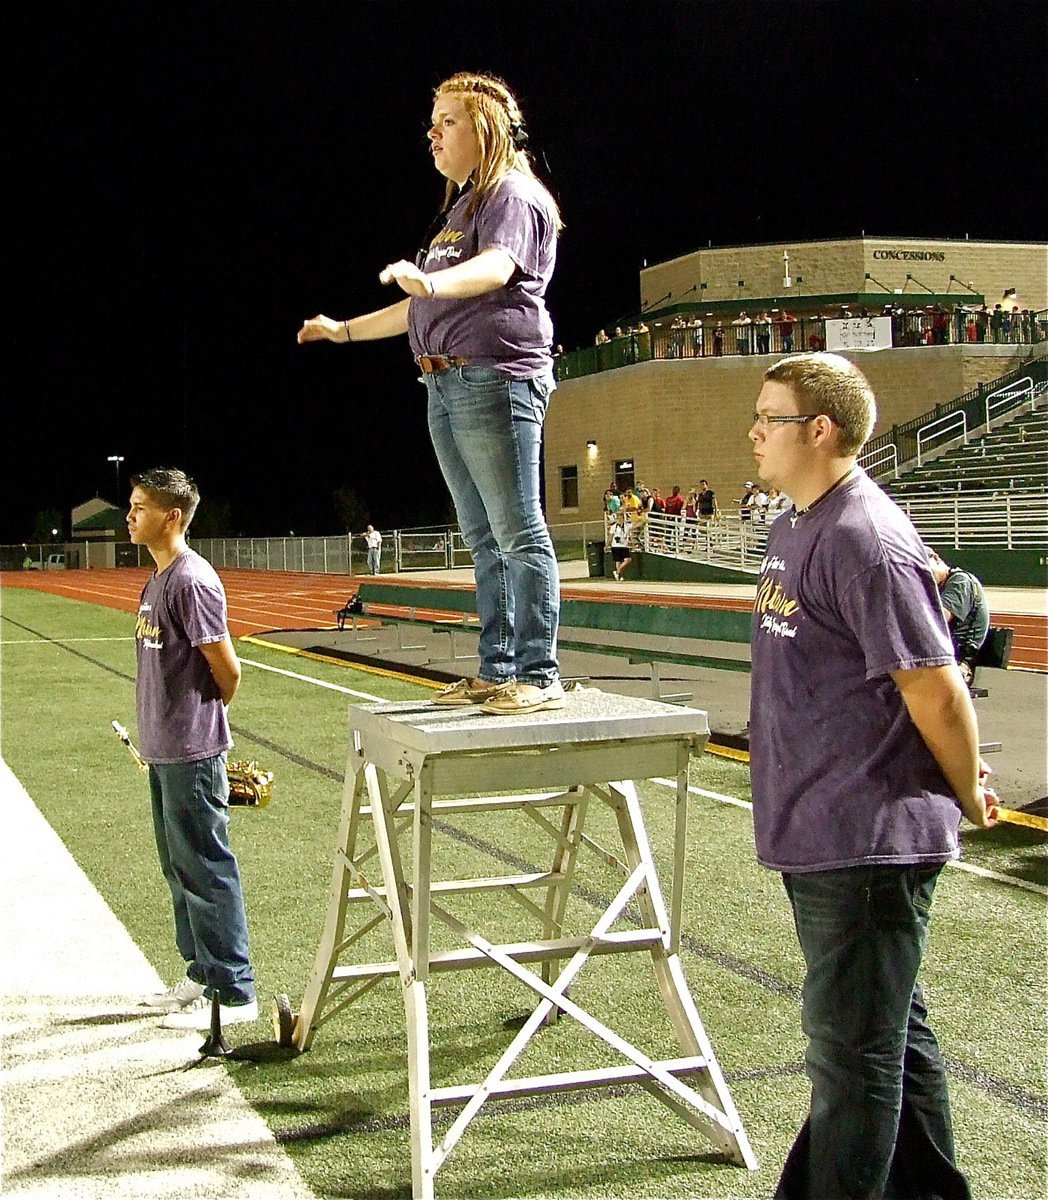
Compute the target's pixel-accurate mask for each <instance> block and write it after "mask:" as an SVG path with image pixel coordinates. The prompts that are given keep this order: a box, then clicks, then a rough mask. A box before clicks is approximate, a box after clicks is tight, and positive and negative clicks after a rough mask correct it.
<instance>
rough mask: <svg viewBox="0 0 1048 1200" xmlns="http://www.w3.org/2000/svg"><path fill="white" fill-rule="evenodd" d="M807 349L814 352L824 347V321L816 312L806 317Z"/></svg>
mask: <svg viewBox="0 0 1048 1200" xmlns="http://www.w3.org/2000/svg"><path fill="white" fill-rule="evenodd" d="M808 349H809V350H811V351H813V352H816V353H817V352H818V351H820V350H825V349H826V322H825V320H824V319H823V318H822V317H820V316H818V314H816V315H815V316H814V317H810V318H809V319H808Z"/></svg>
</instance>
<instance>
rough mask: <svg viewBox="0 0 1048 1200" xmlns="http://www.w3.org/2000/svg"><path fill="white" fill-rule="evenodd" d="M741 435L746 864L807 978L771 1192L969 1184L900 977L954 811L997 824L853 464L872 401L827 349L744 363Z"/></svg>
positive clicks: (969, 736) (933, 608)
mask: <svg viewBox="0 0 1048 1200" xmlns="http://www.w3.org/2000/svg"><path fill="white" fill-rule="evenodd" d="M756 407H757V411H756V413H755V414H754V419H753V424H752V426H751V428H750V432H749V438H750V441H751V443H752V449H753V455H754V459H755V461H756V463H757V473H758V475H759V477H760V479H761V480H762V481H763V482H764V483H765V484H768V485H770V486H773V487H777V488H779V489H780V490H782V491H785V492H787V493H788V494H789V495H790V496H792V497H793V501H794V504H793V507H792V509H791V510H790V511H789V512H788V513H787V514H785V515H784V516H783V517H781V518H780V519H779V520H777V521H775V522H774V524H773V525H772V526H771V527H770V529H769V532H768V546H767V552H766V554H765V558H764V564H763V567H762V576H761V579H760V581H759V582H758V585H757V595H756V601H755V604H754V611H753V623H752V631H751V642H752V690H751V704H750V755H751V760H750V770H751V776H752V784H753V819H754V834H755V838H756V847H757V857H758V860H759V861H760V863H761V864H762V865H763V866H765V867H768V868H770V869H771V870H774V871H778V872H780V873H781V875H782V879H783V883H784V885H785V889H786V895H787V897H788V898H789V901H790V904H791V906H792V908H793V916H794V924H795V926H796V930H797V937H798V940H799V942H800V947H801V950H802V952H803V955H804V961H805V966H806V972H805V977H804V986H803V990H802V1008H801V1023H802V1025H803V1028H804V1032H805V1034H806V1036H807V1038H808V1047H807V1052H806V1055H805V1064H806V1067H807V1072H808V1077H809V1079H810V1081H811V1108H810V1113H809V1115H808V1118H807V1120H806V1121H805V1122H804V1125H803V1128H802V1129H801V1131H800V1133H799V1135H798V1137H797V1139H796V1141H795V1142H794V1144H793V1147H792V1149H791V1150H790V1152H789V1155H788V1157H787V1160H786V1164H785V1167H784V1169H783V1172H782V1176H781V1179H780V1181H779V1185H778V1189H777V1191H776V1193H775V1194H776V1196H778V1197H782V1198H786V1200H794V1198H805V1200H808V1198H810V1200H828V1198H829V1197H834V1198H835V1200H843V1198H847V1197H855V1198H858V1197H863V1198H869V1200H873V1198H874V1197H877V1198H880V1197H883V1196H892V1197H895V1198H911V1200H917V1198H918V1197H920V1198H925V1197H933V1196H934V1197H941V1198H943V1200H947V1198H949V1200H954V1198H956V1200H966V1198H967V1197H969V1195H970V1192H969V1188H968V1183H967V1181H966V1180H965V1177H964V1175H963V1174H962V1173H961V1171H960V1169H959V1168H958V1166H957V1164H956V1160H955V1154H954V1142H953V1131H952V1122H951V1116H950V1103H949V1096H948V1093H947V1085H946V1069H945V1067H944V1065H943V1060H942V1056H941V1054H940V1051H939V1046H938V1043H937V1041H936V1039H935V1034H934V1033H933V1032H932V1029H931V1026H930V1025H929V1023H928V1012H927V1008H926V1006H925V1001H924V996H923V994H922V992H921V988H920V984H919V983H918V978H917V977H918V973H919V970H920V966H921V959H922V957H923V954H924V948H925V943H926V940H927V936H928V923H929V918H930V915H931V905H932V897H933V894H934V891H935V884H936V880H937V879H938V877H939V874H940V872H941V871H942V868H943V866H944V864H945V863H947V862H949V861H950V860H952V859H956V858H957V857H959V853H960V848H959V841H958V827H959V824H960V820H961V815H962V813H963V815H964V816H966V817H967V818H968V820H970V821H971V822H972V823H973V824H975V825H977V826H979V827H980V828H989V827H990V826H992V825H993V824H994V823H995V821H996V810H995V804H996V796H995V795H994V793H993V791H992V790H991V789H990V788H988V787H987V786H986V776H987V774H988V771H987V768H986V767H985V764H983V763H982V762H981V760H980V758H979V735H978V726H977V722H976V717H975V710H974V708H973V707H972V701H971V697H970V695H969V693H968V689H967V688H966V687H965V685H964V682H963V680H962V679H961V673H960V671H959V670H958V667H957V664H956V662H955V661H954V655H953V646H952V645H951V643H950V638H949V634H948V633H947V630H946V622H945V620H944V619H943V614H942V608H941V606H940V604H939V595H938V591H937V589H936V586H935V580H934V579H933V578H932V575H931V571H930V570H929V568H928V561H927V557H926V554H925V548H924V545H923V544H922V542H921V539H920V537H919V536H918V534H917V531H916V530H915V529H914V528H913V526H912V525H911V524H910V521H909V519H908V518H907V517H906V516H905V515H904V514H903V512H902V511H901V510H900V509H899V508H898V507H897V506H896V505H895V504H894V503H892V501H891V500H890V499H889V498H888V496H887V495H886V494H885V493H884V492H883V491H882V490H881V489H880V488H879V487H878V486H877V485H876V484H875V483H873V482H872V480H870V479H869V477H868V476H867V475H866V474H865V472H864V471H862V469H861V468H859V467H858V465H857V462H856V458H857V455H858V453H859V451H860V449H861V448H862V446H863V444H864V442H865V441H866V440H867V438H868V437H869V435H870V432H871V431H872V429H873V425H874V421H875V418H876V405H875V401H874V396H873V392H872V390H871V389H870V386H869V384H868V382H867V381H866V379H865V377H864V376H863V375H862V373H861V372H860V371H859V370H858V368H857V367H855V366H854V365H853V364H852V363H850V362H848V361H847V359H844V358H841V357H840V356H838V355H835V354H799V355H794V356H792V357H789V358H784V359H780V360H779V361H778V362H777V363H776V364H775V365H774V366H772V367H770V368H769V369H768V370H767V371H766V372H765V373H764V386H763V387H762V388H761V391H760V395H759V397H758V399H757V406H756Z"/></svg>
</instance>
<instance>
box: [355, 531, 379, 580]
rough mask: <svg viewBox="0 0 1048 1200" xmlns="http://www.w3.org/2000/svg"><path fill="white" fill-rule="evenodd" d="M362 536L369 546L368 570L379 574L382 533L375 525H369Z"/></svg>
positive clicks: (373, 573)
mask: <svg viewBox="0 0 1048 1200" xmlns="http://www.w3.org/2000/svg"><path fill="white" fill-rule="evenodd" d="M360 536H361V537H362V538H363V539H364V541H365V542H367V546H368V571H369V572H370V573H371V574H372V575H377V574H378V573H379V568H380V565H381V561H382V534H381V533H379V531H378V530H377V529H376V528H375V527H374V525H369V526H368V527H367V529H365V530H364V532H363V533H362V534H361V535H360Z"/></svg>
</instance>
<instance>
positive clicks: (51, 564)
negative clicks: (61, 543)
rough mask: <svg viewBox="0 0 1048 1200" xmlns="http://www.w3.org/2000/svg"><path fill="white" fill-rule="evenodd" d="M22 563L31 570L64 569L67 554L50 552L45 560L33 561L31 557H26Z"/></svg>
mask: <svg viewBox="0 0 1048 1200" xmlns="http://www.w3.org/2000/svg"><path fill="white" fill-rule="evenodd" d="M22 565H23V566H24V567H26V568H27V569H28V570H30V571H64V570H65V569H66V556H65V555H64V554H49V555H48V556H47V558H45V559H44V561H43V562H33V561H32V560H31V559H26V561H25V562H24V563H23V564H22Z"/></svg>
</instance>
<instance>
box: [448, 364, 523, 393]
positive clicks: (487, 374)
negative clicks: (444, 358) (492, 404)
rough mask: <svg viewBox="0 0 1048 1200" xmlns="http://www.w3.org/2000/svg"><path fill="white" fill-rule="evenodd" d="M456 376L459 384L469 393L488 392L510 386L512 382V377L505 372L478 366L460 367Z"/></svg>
mask: <svg viewBox="0 0 1048 1200" xmlns="http://www.w3.org/2000/svg"><path fill="white" fill-rule="evenodd" d="M456 374H457V375H458V378H459V382H460V383H461V384H462V386H463V387H464V388H465V389H466V390H467V391H478V390H480V391H487V390H488V389H489V388H491V387H493V386H494V387H497V386H498V385H500V384H506V385H508V384H509V382H510V377H509V376H508V375H507V374H506V373H505V372H504V371H499V370H496V369H495V367H484V366H476V365H471V366H465V367H458V368H456Z"/></svg>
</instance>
